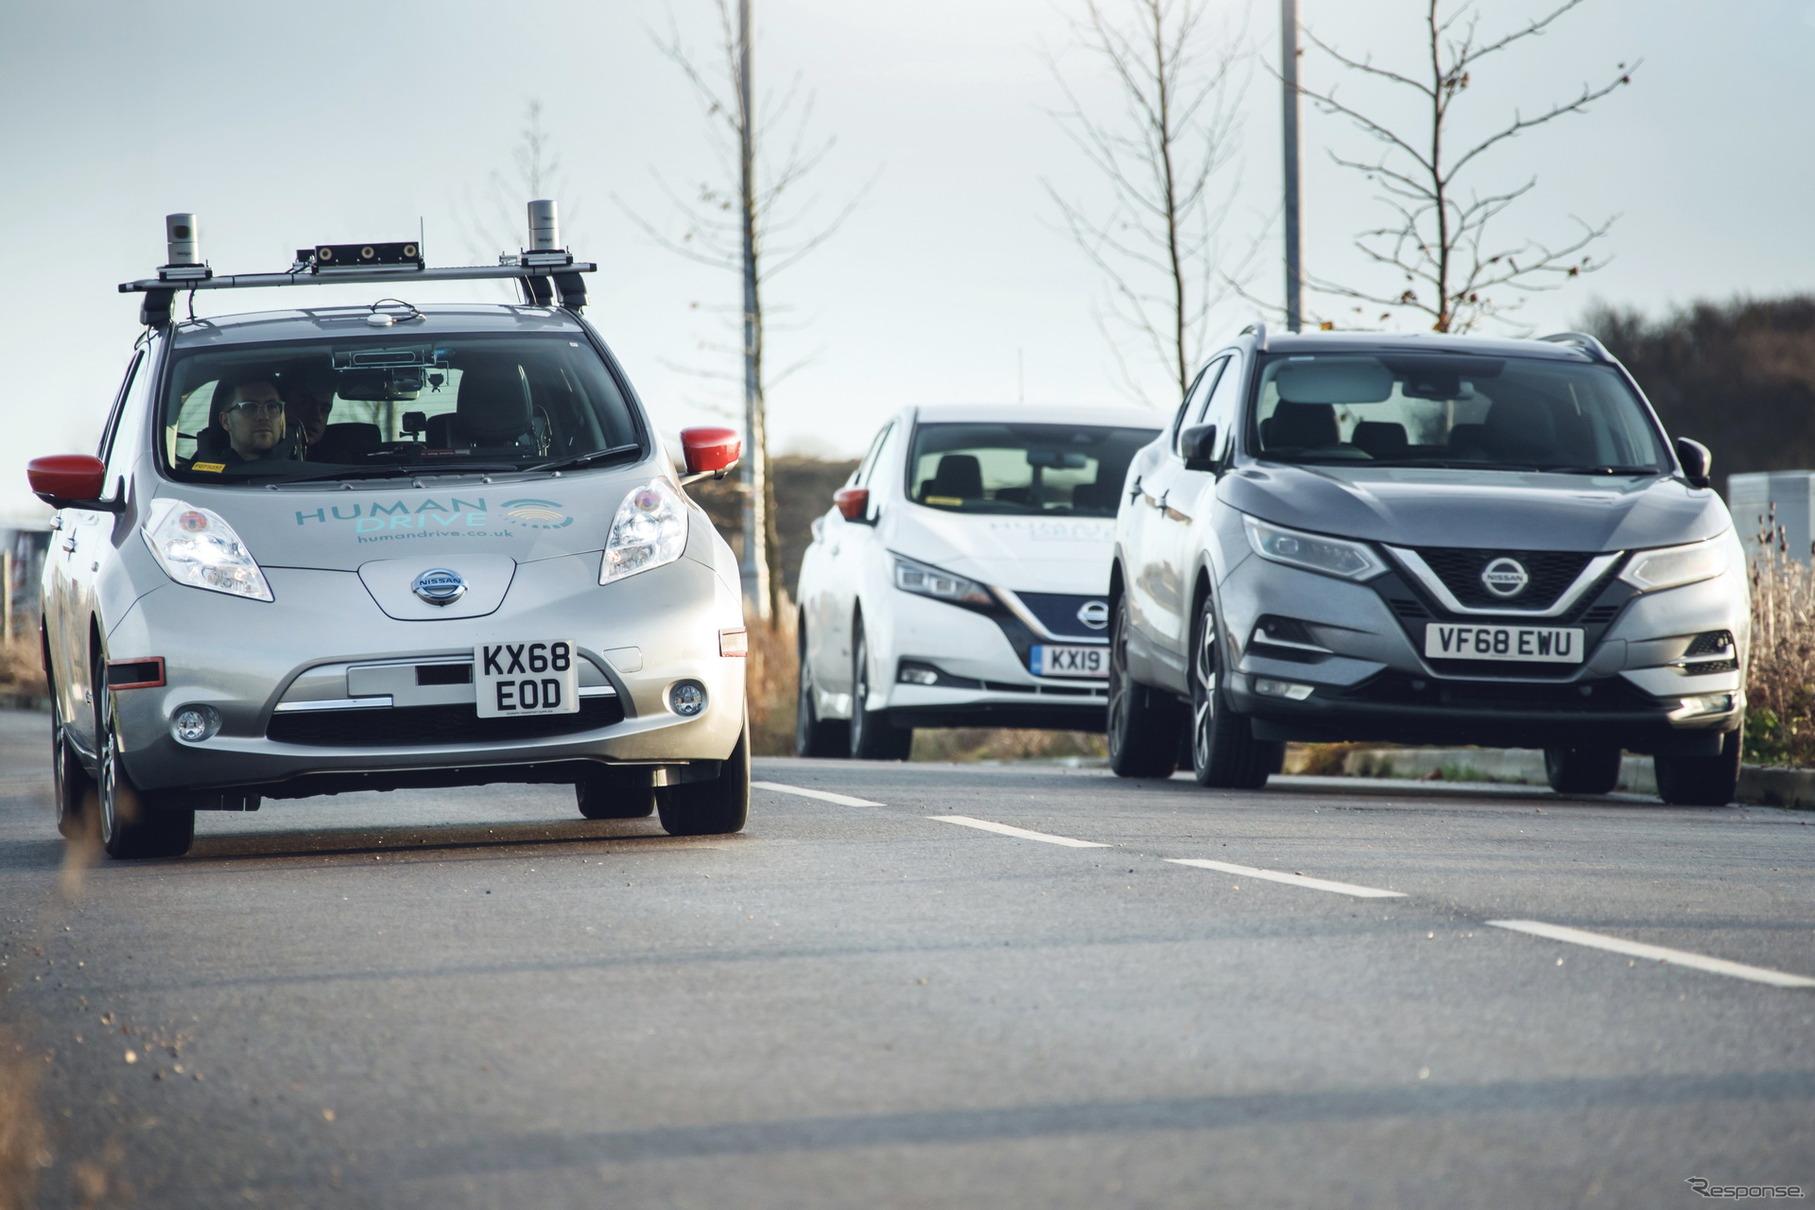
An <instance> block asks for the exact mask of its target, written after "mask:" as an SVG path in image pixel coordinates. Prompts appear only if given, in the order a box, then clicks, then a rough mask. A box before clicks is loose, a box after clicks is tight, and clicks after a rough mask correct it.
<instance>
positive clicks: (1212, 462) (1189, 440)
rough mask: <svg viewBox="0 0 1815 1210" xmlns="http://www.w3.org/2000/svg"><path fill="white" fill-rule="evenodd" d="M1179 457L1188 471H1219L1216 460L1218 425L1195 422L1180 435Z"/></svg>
mask: <svg viewBox="0 0 1815 1210" xmlns="http://www.w3.org/2000/svg"><path fill="white" fill-rule="evenodd" d="M1178 452H1179V457H1181V458H1183V459H1184V460H1185V469H1186V470H1188V471H1218V470H1221V469H1222V467H1221V466H1219V465H1218V464H1217V461H1216V426H1215V425H1214V424H1194V425H1192V426H1191V427H1190V428H1188V429H1186V430H1185V431H1184V432H1182V433H1180V434H1179V435H1178Z"/></svg>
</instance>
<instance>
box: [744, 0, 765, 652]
mask: <svg viewBox="0 0 1815 1210" xmlns="http://www.w3.org/2000/svg"><path fill="white" fill-rule="evenodd" d="M750 95H751V94H750V0H738V5H737V105H738V144H739V146H738V152H739V160H740V168H741V172H742V178H743V179H742V185H743V206H744V215H743V217H744V488H745V493H746V494H745V496H744V554H743V560H742V566H741V567H740V569H739V571H740V578H741V579H742V581H743V590H744V601H745V608H746V609H748V610H749V611H750V612H751V613H753V614H754V615H755V616H757V617H759V618H764V619H766V618H768V616H769V559H768V549H767V542H766V540H765V539H766V536H767V533H768V528H769V527H768V500H767V496H768V484H767V482H766V480H767V479H768V476H769V468H768V465H767V462H768V442H767V440H766V439H765V434H764V432H763V398H762V363H761V351H760V349H759V346H758V341H759V339H760V333H759V328H758V324H759V323H760V320H761V314H760V312H759V310H758V305H759V301H758V298H757V294H756V131H755V124H756V115H755V112H754V109H753V107H752V105H751V103H750Z"/></svg>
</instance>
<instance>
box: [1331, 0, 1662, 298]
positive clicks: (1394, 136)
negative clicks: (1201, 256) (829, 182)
mask: <svg viewBox="0 0 1815 1210" xmlns="http://www.w3.org/2000/svg"><path fill="white" fill-rule="evenodd" d="M1581 3H1582V0H1564V3H1562V4H1560V5H1558V6H1557V7H1556V8H1555V9H1553V10H1552V11H1551V12H1549V13H1548V14H1546V15H1544V16H1542V17H1539V18H1537V19H1535V20H1532V21H1528V22H1526V23H1525V24H1523V25H1521V26H1519V27H1518V28H1516V29H1514V30H1512V31H1511V32H1510V33H1506V34H1502V35H1499V36H1495V37H1489V38H1485V39H1483V38H1482V37H1481V36H1480V32H1479V28H1478V27H1479V24H1480V14H1479V13H1478V12H1477V11H1476V9H1475V5H1474V3H1473V0H1465V2H1464V3H1462V4H1460V5H1459V6H1457V7H1456V9H1455V11H1454V12H1452V13H1450V14H1449V15H1448V16H1442V15H1440V12H1439V10H1440V9H1441V8H1442V7H1443V4H1442V3H1441V0H1428V2H1427V6H1426V9H1425V13H1424V19H1423V25H1424V31H1423V36H1422V45H1421V49H1422V50H1423V51H1424V53H1425V55H1426V58H1427V61H1426V62H1424V63H1423V64H1421V65H1420V66H1419V67H1418V68H1417V69H1415V70H1407V71H1403V72H1401V71H1394V70H1390V69H1388V68H1384V67H1378V66H1376V65H1375V64H1374V62H1373V60H1372V58H1370V57H1363V58H1355V57H1354V56H1352V55H1348V54H1345V53H1343V52H1342V51H1339V50H1337V49H1336V48H1335V47H1333V46H1331V45H1330V44H1329V43H1327V42H1324V41H1323V40H1321V39H1320V38H1318V37H1317V36H1316V35H1315V34H1313V33H1311V32H1310V31H1309V30H1307V31H1305V37H1306V38H1307V39H1308V40H1309V41H1310V42H1311V44H1312V45H1313V46H1315V47H1316V48H1317V49H1318V50H1320V51H1322V52H1323V53H1324V54H1325V55H1327V56H1329V58H1330V59H1331V60H1333V61H1334V62H1335V63H1336V64H1337V66H1339V67H1341V68H1343V69H1344V70H1345V71H1348V72H1353V73H1356V74H1358V75H1360V76H1363V77H1365V78H1367V79H1369V80H1372V81H1377V82H1380V83H1382V84H1386V85H1391V86H1392V87H1393V88H1395V89H1404V90H1410V91H1411V92H1412V93H1415V94H1417V97H1416V103H1417V104H1418V105H1419V107H1420V108H1421V109H1423V110H1424V112H1425V113H1426V114H1427V115H1428V119H1427V121H1426V122H1425V123H1424V124H1423V125H1421V126H1419V127H1417V128H1416V129H1410V128H1408V129H1407V130H1405V131H1404V132H1402V131H1401V130H1399V129H1396V128H1395V127H1394V126H1393V124H1392V123H1391V122H1389V121H1388V120H1387V119H1386V118H1383V117H1378V116H1374V115H1375V114H1378V113H1379V112H1380V111H1379V110H1375V111H1374V112H1373V114H1370V112H1368V111H1366V110H1363V109H1362V108H1360V107H1359V106H1358V105H1355V104H1351V103H1350V102H1349V101H1347V100H1346V99H1344V98H1342V97H1339V96H1338V95H1337V90H1336V89H1335V88H1329V89H1327V90H1324V91H1321V92H1320V91H1317V90H1315V89H1311V88H1306V87H1303V86H1302V85H1301V86H1300V88H1299V92H1300V94H1301V95H1303V96H1306V97H1309V98H1311V100H1312V101H1313V102H1314V103H1315V104H1316V105H1317V106H1318V107H1319V108H1320V109H1321V110H1322V111H1323V112H1324V113H1326V114H1333V115H1339V116H1341V117H1344V118H1347V119H1348V120H1349V121H1350V122H1352V123H1353V124H1354V125H1355V126H1356V127H1358V128H1359V129H1360V130H1361V131H1363V132H1364V133H1365V134H1367V135H1368V136H1369V137H1370V138H1372V139H1374V140H1376V141H1378V142H1379V143H1381V144H1382V145H1383V147H1382V149H1381V151H1380V154H1379V155H1377V156H1375V157H1372V158H1368V159H1349V158H1345V157H1343V156H1340V155H1336V154H1334V153H1332V154H1331V158H1332V159H1333V160H1334V161H1335V162H1336V163H1337V164H1338V165H1340V166H1341V167H1343V168H1348V169H1352V170H1354V171H1356V172H1360V173H1362V174H1364V175H1365V176H1366V177H1367V178H1368V179H1369V180H1371V181H1374V182H1376V183H1377V184H1378V185H1379V186H1380V189H1381V191H1382V193H1381V200H1382V201H1383V202H1385V203H1386V205H1387V206H1388V207H1390V208H1391V210H1392V212H1393V220H1392V221H1391V222H1389V223H1387V224H1386V225H1384V226H1381V227H1376V228H1374V229H1372V230H1369V231H1364V232H1362V233H1360V235H1359V236H1358V237H1357V238H1356V241H1355V246H1356V247H1357V248H1358V249H1359V250H1360V251H1361V253H1362V255H1364V256H1365V257H1367V258H1368V259H1369V260H1370V261H1372V262H1373V263H1374V264H1376V265H1379V266H1382V267H1385V268H1387V269H1391V270H1393V271H1395V273H1396V275H1398V276H1399V277H1401V278H1402V279H1403V285H1402V286H1401V287H1400V288H1398V289H1397V290H1396V291H1393V290H1373V289H1362V288H1360V287H1357V286H1352V285H1348V284H1344V283H1340V282H1334V281H1330V280H1326V279H1321V278H1314V277H1309V276H1307V277H1306V279H1305V281H1306V283H1307V284H1308V285H1310V286H1311V287H1312V288H1313V289H1317V290H1321V291H1324V292H1326V293H1330V294H1335V295H1338V296H1340V297H1343V298H1349V299H1354V300H1356V302H1357V303H1358V304H1372V305H1374V306H1379V307H1383V308H1386V310H1385V311H1384V312H1383V313H1382V314H1381V317H1380V318H1381V319H1387V318H1390V317H1391V315H1392V314H1393V313H1394V312H1395V311H1401V310H1409V311H1413V312H1417V313H1421V314H1423V315H1425V316H1428V317H1429V318H1430V320H1431V327H1432V328H1433V329H1434V330H1436V331H1438V332H1466V331H1468V330H1469V329H1470V328H1472V327H1473V326H1474V325H1476V324H1477V323H1479V322H1481V320H1483V319H1484V318H1486V317H1488V316H1490V315H1494V314H1496V313H1498V312H1501V311H1505V310H1510V309H1512V306H1507V305H1505V304H1503V303H1502V302H1501V301H1500V299H1501V298H1503V297H1504V295H1496V294H1495V291H1500V290H1502V289H1504V290H1510V291H1514V292H1517V293H1521V294H1530V293H1534V292H1537V291H1542V290H1553V289H1556V288H1557V287H1558V286H1560V285H1562V284H1563V282H1565V281H1567V280H1568V279H1569V278H1573V277H1579V276H1580V275H1582V274H1583V273H1590V272H1593V271H1594V270H1596V269H1598V268H1600V267H1602V265H1604V264H1605V263H1606V261H1605V260H1604V259H1603V260H1596V259H1595V258H1594V257H1593V255H1592V254H1585V253H1584V250H1585V249H1587V248H1588V247H1589V245H1591V244H1593V243H1594V242H1595V241H1596V240H1598V239H1600V238H1601V237H1602V236H1604V235H1605V234H1606V233H1607V230H1608V228H1609V227H1610V226H1611V225H1612V224H1613V219H1612V218H1609V219H1607V220H1605V221H1603V222H1601V223H1600V224H1598V225H1595V224H1590V223H1587V222H1584V221H1583V220H1581V219H1580V218H1577V219H1576V220H1575V221H1576V223H1577V225H1578V226H1579V227H1580V228H1581V230H1580V231H1579V233H1578V234H1577V235H1576V237H1575V238H1574V239H1572V240H1570V241H1569V242H1568V243H1565V244H1563V245H1561V246H1556V247H1553V246H1551V245H1549V244H1545V243H1542V242H1539V241H1538V240H1535V239H1532V238H1530V237H1525V238H1518V237H1513V239H1512V240H1510V241H1505V240H1495V241H1493V242H1490V241H1489V239H1488V228H1489V226H1490V225H1492V224H1493V223H1494V220H1495V219H1497V218H1499V217H1500V215H1501V214H1503V213H1504V212H1505V211H1506V209H1507V208H1508V207H1509V206H1511V205H1512V204H1513V203H1514V202H1516V201H1518V200H1519V199H1520V198H1522V197H1524V196H1525V195H1526V194H1527V193H1529V192H1531V190H1532V188H1533V187H1534V186H1535V185H1536V184H1537V177H1536V176H1531V177H1529V178H1527V179H1526V181H1525V183H1524V184H1521V185H1514V186H1511V187H1508V188H1504V189H1500V190H1498V191H1494V189H1493V188H1492V187H1489V189H1488V190H1487V191H1486V192H1483V191H1482V190H1481V189H1478V188H1476V187H1475V186H1474V185H1473V180H1474V178H1475V177H1476V176H1477V175H1478V174H1479V173H1480V171H1481V170H1482V168H1483V167H1484V164H1483V162H1482V157H1483V156H1485V155H1486V154H1487V153H1488V152H1490V151H1492V150H1494V149H1495V148H1498V147H1499V146H1500V145H1501V144H1503V143H1505V142H1507V141H1508V140H1509V139H1513V138H1516V137H1517V136H1518V135H1521V134H1523V133H1525V132H1526V131H1528V130H1531V129H1533V128H1534V127H1538V126H1543V125H1545V124H1547V123H1549V122H1554V121H1556V120H1557V119H1558V118H1561V117H1565V116H1567V115H1570V114H1579V113H1582V112H1584V111H1585V110H1587V108H1588V107H1589V106H1590V105H1592V104H1593V103H1594V102H1596V101H1598V100H1600V99H1601V98H1602V97H1605V96H1606V95H1607V94H1608V93H1610V92H1612V91H1613V90H1614V89H1616V88H1619V87H1620V86H1621V85H1624V84H1628V83H1631V80H1632V72H1633V70H1635V69H1636V68H1637V66H1638V64H1637V63H1636V62H1635V63H1634V64H1633V65H1632V67H1630V68H1629V67H1627V65H1626V64H1624V63H1622V64H1620V65H1619V67H1618V68H1617V69H1616V71H1615V73H1614V75H1613V78H1612V79H1611V80H1610V81H1608V82H1607V83H1604V84H1600V85H1598V86H1596V85H1588V84H1584V85H1583V86H1582V91H1581V93H1580V94H1578V95H1577V96H1575V97H1574V98H1572V99H1568V100H1563V101H1558V102H1555V103H1552V104H1550V105H1548V106H1546V107H1545V108H1543V109H1542V110H1540V111H1538V112H1537V113H1535V114H1534V115H1532V116H1530V117H1527V116H1525V113H1524V112H1523V111H1522V110H1519V109H1515V110H1514V111H1513V114H1512V117H1511V119H1510V120H1508V121H1506V122H1505V123H1504V124H1503V125H1500V126H1498V127H1496V128H1494V129H1493V130H1492V131H1491V132H1490V133H1488V134H1487V135H1486V136H1485V137H1483V138H1480V139H1477V140H1475V141H1474V142H1472V143H1465V144H1464V145H1463V146H1461V147H1459V148H1452V147H1451V146H1450V144H1449V143H1448V142H1447V141H1446V136H1447V135H1448V133H1449V124H1450V117H1451V109H1452V107H1453V106H1454V105H1455V103H1456V101H1457V100H1458V99H1459V98H1460V97H1461V96H1462V94H1463V93H1464V92H1465V91H1466V90H1467V89H1468V87H1469V85H1470V84H1471V83H1472V81H1473V78H1474V73H1475V72H1476V71H1477V70H1479V66H1480V64H1481V62H1482V60H1484V59H1487V58H1489V57H1490V56H1493V55H1496V54H1499V53H1500V52H1501V51H1504V50H1507V49H1508V48H1510V47H1512V46H1515V45H1517V44H1518V43H1521V42H1524V41H1525V40H1527V39H1529V38H1536V37H1539V36H1541V35H1543V34H1544V33H1546V32H1547V31H1548V30H1549V29H1550V27H1551V26H1552V25H1553V24H1555V23H1556V21H1557V19H1558V18H1560V17H1562V16H1563V15H1564V14H1565V13H1567V12H1569V10H1571V9H1573V8H1575V7H1576V6H1577V5H1579V4H1581ZM1401 95H1403V94H1401ZM1465 180H1466V181H1467V182H1468V183H1467V184H1466V185H1465V184H1464V182H1465ZM1516 305H1517V304H1516V303H1515V304H1513V306H1516ZM1356 309H1357V310H1361V309H1362V308H1361V306H1359V305H1358V306H1357V307H1356Z"/></svg>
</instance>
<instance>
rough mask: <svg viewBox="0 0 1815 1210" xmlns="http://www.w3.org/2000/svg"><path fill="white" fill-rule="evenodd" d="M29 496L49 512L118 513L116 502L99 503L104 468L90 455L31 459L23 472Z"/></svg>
mask: <svg viewBox="0 0 1815 1210" xmlns="http://www.w3.org/2000/svg"><path fill="white" fill-rule="evenodd" d="M25 477H26V479H27V481H28V482H30V483H31V489H32V492H33V493H34V494H35V495H36V496H37V497H38V499H40V500H42V501H44V502H45V503H46V504H48V505H50V506H51V507H52V508H91V509H105V510H106V511H108V512H118V511H120V507H121V505H120V504H119V502H117V501H112V500H102V499H101V493H102V491H103V490H105V488H106V486H107V464H106V463H104V462H102V461H101V460H100V459H99V458H96V457H94V456H92V455H90V454H49V455H46V456H45V457H43V458H33V459H32V460H31V462H30V463H29V464H28V465H27V466H26V468H25Z"/></svg>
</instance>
